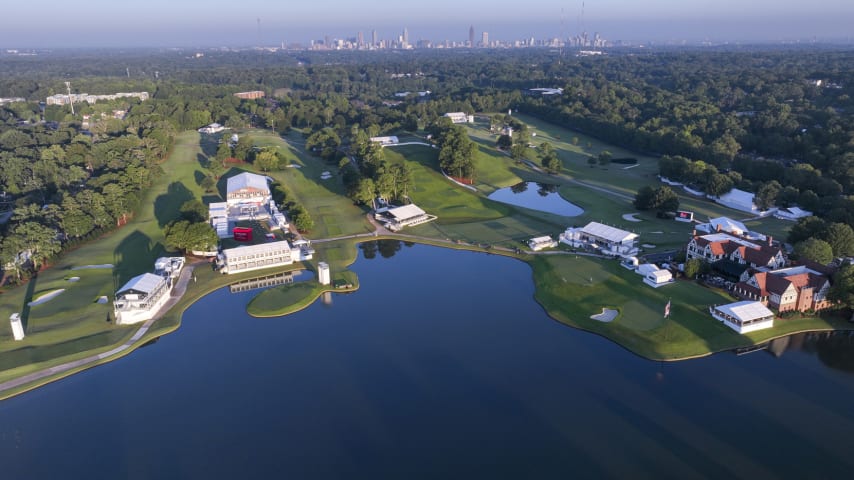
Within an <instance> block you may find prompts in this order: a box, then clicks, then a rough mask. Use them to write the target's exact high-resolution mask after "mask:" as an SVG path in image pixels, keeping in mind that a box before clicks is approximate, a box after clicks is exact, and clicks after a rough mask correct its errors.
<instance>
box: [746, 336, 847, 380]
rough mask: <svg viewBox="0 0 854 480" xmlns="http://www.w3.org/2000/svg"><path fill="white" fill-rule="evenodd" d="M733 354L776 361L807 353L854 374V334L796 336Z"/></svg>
mask: <svg viewBox="0 0 854 480" xmlns="http://www.w3.org/2000/svg"><path fill="white" fill-rule="evenodd" d="M733 352H734V353H735V354H736V355H745V354H748V353H753V352H766V353H769V354H771V355H773V356H774V357H776V358H780V357H782V356H783V355H784V354H785V353H787V352H804V353H809V354H812V355H815V356H816V357H817V358H818V359H819V360H820V361H821V363H823V364H824V365H825V366H827V367H830V368H833V369H835V370H840V371H843V372H848V373H854V331H841V332H807V333H796V334H793V335H789V336H786V337H780V338H775V339H774V340H771V341H769V342H767V343H763V344H760V345H755V346H751V347H745V348H739V349H736V350H733Z"/></svg>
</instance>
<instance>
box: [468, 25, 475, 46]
mask: <svg viewBox="0 0 854 480" xmlns="http://www.w3.org/2000/svg"><path fill="white" fill-rule="evenodd" d="M469 47H474V25H472V26H470V27H469Z"/></svg>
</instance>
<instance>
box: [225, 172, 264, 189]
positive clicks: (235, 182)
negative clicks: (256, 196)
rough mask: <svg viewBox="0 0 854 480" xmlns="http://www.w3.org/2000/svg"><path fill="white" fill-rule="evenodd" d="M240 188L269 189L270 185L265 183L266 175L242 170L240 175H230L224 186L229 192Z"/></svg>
mask: <svg viewBox="0 0 854 480" xmlns="http://www.w3.org/2000/svg"><path fill="white" fill-rule="evenodd" d="M242 188H254V189H256V190H264V191H270V187H269V186H268V185H267V177H265V176H263V175H258V174H255V173H249V172H243V173H241V174H240V175H235V176H233V177H230V178H229V179H228V183H227V186H226V192H227V193H231V192H234V191H237V190H240V189H242Z"/></svg>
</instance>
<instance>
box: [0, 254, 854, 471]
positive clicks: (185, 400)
mask: <svg viewBox="0 0 854 480" xmlns="http://www.w3.org/2000/svg"><path fill="white" fill-rule="evenodd" d="M365 254H367V256H368V257H372V258H373V259H371V260H367V259H365V258H364V256H365ZM392 255H393V258H384V257H391V256H392ZM362 256H363V258H361V259H360V260H359V261H358V262H357V263H356V265H355V266H354V268H355V270H356V271H357V272H358V273H359V276H360V279H361V284H362V288H361V290H360V291H359V292H357V293H355V294H350V295H337V296H334V297H333V298H332V302H333V303H332V305H324V304H322V303H320V302H318V303H317V304H315V305H313V306H312V307H310V308H308V309H306V310H304V311H302V312H300V313H298V314H295V315H291V316H288V317H282V318H274V319H254V318H251V317H249V316H247V315H246V314H245V312H244V305H245V303H246V302H247V301H248V300H249V299H250V298H251V296H252V295H253V293H252V292H246V293H240V294H230V293H229V292H228V289H222V290H219V291H217V292H215V293H213V294H211V295H209V296H207V297H205V298H204V299H203V300H202V301H200V302H198V303H197V304H196V305H194V306H193V307H192V308H190V309H189V310H188V311H187V312H186V314H185V316H184V322H183V326H182V327H181V329H180V330H179V331H178V332H176V333H174V334H171V335H168V336H166V337H164V338H162V339H161V340H160V341H159V342H157V343H155V344H153V345H151V346H148V347H146V348H143V349H141V350H138V351H137V352H135V353H133V354H132V355H130V356H129V357H126V358H124V359H121V360H119V361H116V362H113V363H110V364H108V365H105V366H101V367H97V368H94V369H92V370H89V371H87V372H84V373H82V374H79V375H76V376H74V377H72V378H69V379H66V380H63V381H60V382H58V383H54V384H52V385H49V386H46V387H44V388H41V389H38V390H36V391H34V392H31V393H28V394H26V395H23V396H20V397H17V398H13V399H10V400H7V401H4V402H0V465H2V472H3V473H2V476H0V478H3V479H32V478H51V479H53V478H538V479H539V478H583V477H597V478H600V477H615V478H702V477H705V478H722V477H741V478H752V479H757V478H774V477H787V478H850V474H851V472H852V471H854V470H852V469H854V455H852V453H851V447H852V445H854V443H852V434H854V407H852V398H854V375H852V374H851V373H849V372H850V371H851V364H852V363H854V359H852V357H854V353H852V352H854V347H852V341H851V337H848V336H836V337H831V338H817V337H804V336H802V337H798V338H796V339H794V340H793V341H791V342H789V344H788V345H786V344H784V343H778V344H777V345H776V346H775V347H774V351H775V352H776V353H777V354H778V355H781V356H780V357H779V358H778V357H775V356H774V355H772V354H770V353H769V352H767V351H761V352H756V353H752V354H749V355H742V356H736V355H734V354H731V353H726V354H719V355H715V356H712V357H709V358H704V359H699V360H692V361H687V362H679V363H670V364H661V363H657V362H650V361H647V360H643V359H641V358H638V357H636V356H634V355H633V354H631V353H628V352H627V351H625V350H623V349H622V348H620V347H618V346H616V345H614V344H612V343H610V342H608V341H606V340H604V339H601V338H599V337H596V336H594V335H590V334H587V333H584V332H581V331H577V330H574V329H571V328H568V327H565V326H562V325H561V324H559V323H556V322H554V321H552V320H550V319H549V318H548V317H547V316H546V315H545V313H544V312H543V310H542V309H541V308H540V307H539V306H538V305H537V304H536V303H535V302H534V301H533V300H532V294H533V286H532V281H531V272H530V269H529V268H528V267H527V265H525V264H523V263H521V262H518V261H515V260H512V259H507V258H501V257H496V256H488V255H485V254H475V253H468V252H456V251H450V250H442V249H438V248H433V247H425V246H415V247H405V246H403V247H400V246H391V247H390V246H389V245H384V246H383V247H382V248H379V249H376V248H372V247H371V246H368V247H367V248H365V249H363V251H362ZM710 321H712V320H710ZM828 365H832V366H833V368H831V367H829V366H828ZM846 370H847V371H846Z"/></svg>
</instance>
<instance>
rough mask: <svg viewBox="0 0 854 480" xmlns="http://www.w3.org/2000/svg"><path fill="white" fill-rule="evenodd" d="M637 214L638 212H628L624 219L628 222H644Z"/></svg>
mask: <svg viewBox="0 0 854 480" xmlns="http://www.w3.org/2000/svg"><path fill="white" fill-rule="evenodd" d="M635 215H637V213H627V214H625V215H623V220H625V221H627V222H642V221H643V220H641V219H639V218H635Z"/></svg>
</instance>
